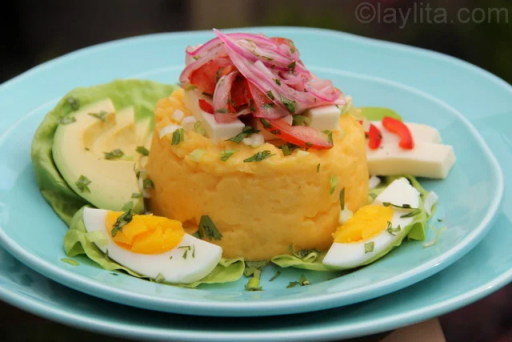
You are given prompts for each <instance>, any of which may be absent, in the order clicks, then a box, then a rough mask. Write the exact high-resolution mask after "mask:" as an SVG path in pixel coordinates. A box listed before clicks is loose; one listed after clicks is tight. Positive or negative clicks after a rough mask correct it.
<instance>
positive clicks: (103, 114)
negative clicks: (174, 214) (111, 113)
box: [89, 110, 108, 121]
mask: <svg viewBox="0 0 512 342" xmlns="http://www.w3.org/2000/svg"><path fill="white" fill-rule="evenodd" d="M107 114H108V113H107V112H105V111H104V110H102V111H101V112H99V113H89V115H90V116H92V117H95V118H96V119H98V120H101V121H106V120H107Z"/></svg>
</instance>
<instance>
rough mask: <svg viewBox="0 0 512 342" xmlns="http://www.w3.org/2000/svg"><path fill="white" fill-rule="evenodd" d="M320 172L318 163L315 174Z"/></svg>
mask: <svg viewBox="0 0 512 342" xmlns="http://www.w3.org/2000/svg"><path fill="white" fill-rule="evenodd" d="M319 172H320V163H318V165H317V166H316V173H319Z"/></svg>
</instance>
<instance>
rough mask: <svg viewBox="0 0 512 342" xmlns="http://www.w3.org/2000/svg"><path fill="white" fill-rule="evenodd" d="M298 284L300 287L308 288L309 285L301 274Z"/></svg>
mask: <svg viewBox="0 0 512 342" xmlns="http://www.w3.org/2000/svg"><path fill="white" fill-rule="evenodd" d="M299 284H300V286H308V285H311V282H310V281H309V280H308V279H307V278H306V276H305V275H304V274H302V275H301V276H300V279H299Z"/></svg>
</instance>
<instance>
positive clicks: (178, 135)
mask: <svg viewBox="0 0 512 342" xmlns="http://www.w3.org/2000/svg"><path fill="white" fill-rule="evenodd" d="M184 140H185V129H183V128H178V129H177V130H175V131H174V132H173V133H172V141H171V145H178V144H179V143H180V142H182V141H184Z"/></svg>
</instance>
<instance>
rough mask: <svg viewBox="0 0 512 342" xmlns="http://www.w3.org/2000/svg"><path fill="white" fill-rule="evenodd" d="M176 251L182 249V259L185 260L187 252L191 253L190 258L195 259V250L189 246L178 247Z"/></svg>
mask: <svg viewBox="0 0 512 342" xmlns="http://www.w3.org/2000/svg"><path fill="white" fill-rule="evenodd" d="M178 249H184V251H183V255H182V258H183V259H186V258H187V256H188V252H189V251H193V255H192V257H195V248H193V247H190V246H180V247H178Z"/></svg>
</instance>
